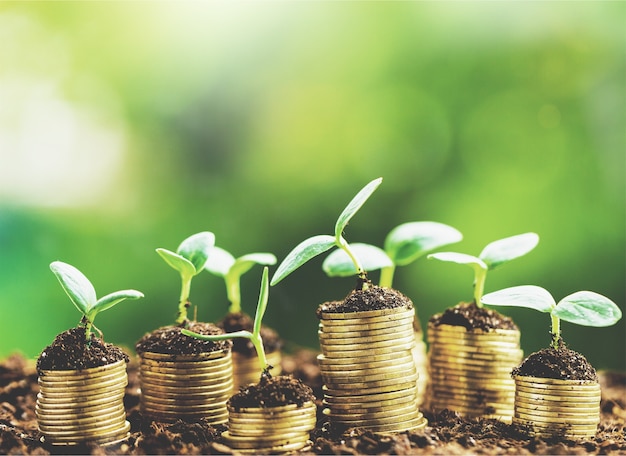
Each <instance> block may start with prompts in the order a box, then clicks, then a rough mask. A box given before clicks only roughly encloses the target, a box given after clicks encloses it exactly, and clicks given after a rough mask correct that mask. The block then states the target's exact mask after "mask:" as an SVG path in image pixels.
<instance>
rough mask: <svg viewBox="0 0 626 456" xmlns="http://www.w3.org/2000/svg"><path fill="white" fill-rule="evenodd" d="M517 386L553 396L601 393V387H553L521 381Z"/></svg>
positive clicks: (597, 385)
mask: <svg viewBox="0 0 626 456" xmlns="http://www.w3.org/2000/svg"><path fill="white" fill-rule="evenodd" d="M515 384H516V385H518V386H519V387H521V388H527V389H528V388H532V389H534V390H536V391H540V392H549V393H550V394H552V391H555V392H556V391H559V392H566V391H569V392H572V393H574V394H579V393H582V394H589V393H597V392H599V391H600V385H599V384H597V383H596V384H595V385H551V384H547V383H530V382H520V381H519V380H516V381H515Z"/></svg>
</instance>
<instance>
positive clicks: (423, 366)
mask: <svg viewBox="0 0 626 456" xmlns="http://www.w3.org/2000/svg"><path fill="white" fill-rule="evenodd" d="M413 360H414V361H415V369H416V370H417V375H418V378H417V406H418V407H420V406H421V405H422V404H423V403H424V396H425V395H426V388H427V387H428V378H429V375H428V350H427V348H426V343H425V342H424V333H423V332H421V331H420V332H415V347H413Z"/></svg>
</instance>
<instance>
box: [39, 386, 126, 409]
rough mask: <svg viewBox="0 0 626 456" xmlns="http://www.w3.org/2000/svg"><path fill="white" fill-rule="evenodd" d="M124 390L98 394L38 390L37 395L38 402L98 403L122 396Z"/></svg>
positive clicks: (111, 400) (124, 392)
mask: <svg viewBox="0 0 626 456" xmlns="http://www.w3.org/2000/svg"><path fill="white" fill-rule="evenodd" d="M125 394H126V391H125V389H124V388H117V389H116V390H114V391H105V392H102V393H98V394H93V395H92V394H75V393H68V394H56V393H55V394H51V393H49V392H43V393H42V392H40V393H38V395H37V399H38V400H39V402H41V403H44V404H84V403H86V402H89V404H92V405H93V404H99V403H101V402H113V401H116V400H120V399H122V398H123V397H124V395H125Z"/></svg>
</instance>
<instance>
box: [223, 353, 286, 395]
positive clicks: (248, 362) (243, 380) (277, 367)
mask: <svg viewBox="0 0 626 456" xmlns="http://www.w3.org/2000/svg"><path fill="white" fill-rule="evenodd" d="M266 358H267V362H268V363H269V364H270V366H272V375H280V374H281V373H282V368H281V362H282V355H281V352H280V351H275V352H272V353H267V355H266ZM260 376H261V368H260V367H259V358H258V357H257V356H256V354H255V355H254V356H252V357H250V356H246V355H243V354H241V353H237V352H236V351H233V381H234V385H233V391H234V392H237V391H239V388H241V387H242V386H246V385H249V384H250V383H254V382H256V381H258V380H259V377H260Z"/></svg>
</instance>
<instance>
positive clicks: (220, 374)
mask: <svg viewBox="0 0 626 456" xmlns="http://www.w3.org/2000/svg"><path fill="white" fill-rule="evenodd" d="M232 374H233V371H232V369H220V370H217V371H214V372H194V373H192V372H180V373H175V374H168V373H161V372H152V371H141V376H142V377H144V378H155V379H156V378H158V379H163V380H172V381H180V380H186V379H189V380H193V381H201V380H205V379H206V380H217V379H227V378H229V377H231V376H232Z"/></svg>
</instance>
